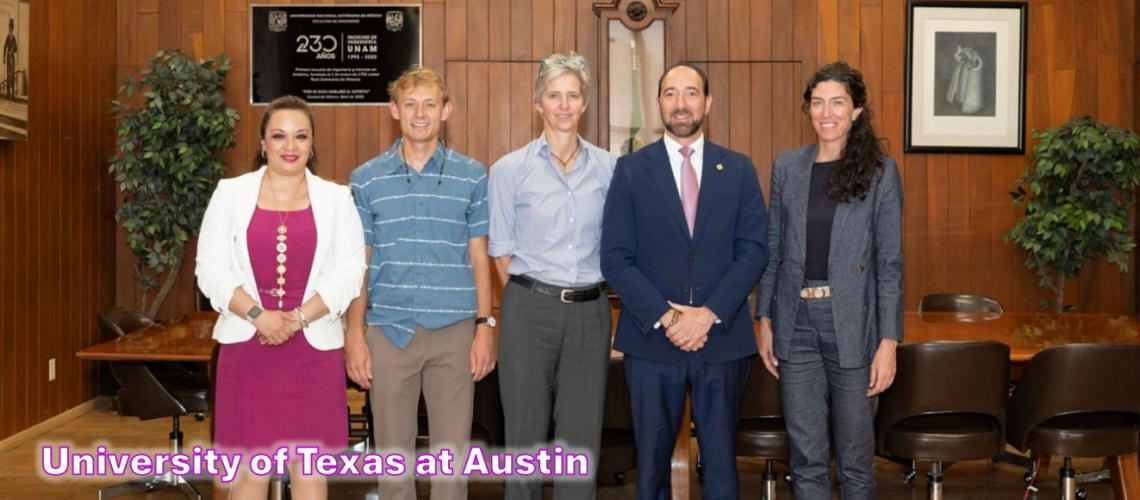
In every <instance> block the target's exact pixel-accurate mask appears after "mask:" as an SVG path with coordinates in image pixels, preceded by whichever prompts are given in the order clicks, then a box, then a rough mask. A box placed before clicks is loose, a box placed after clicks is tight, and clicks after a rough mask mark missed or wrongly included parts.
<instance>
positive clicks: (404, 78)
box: [388, 64, 448, 103]
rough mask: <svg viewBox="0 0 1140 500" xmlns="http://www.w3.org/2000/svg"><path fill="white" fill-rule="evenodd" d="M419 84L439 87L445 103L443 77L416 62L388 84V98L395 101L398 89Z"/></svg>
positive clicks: (445, 92) (410, 87) (445, 90)
mask: <svg viewBox="0 0 1140 500" xmlns="http://www.w3.org/2000/svg"><path fill="white" fill-rule="evenodd" d="M421 85H424V86H431V85H434V86H436V87H439V91H440V93H442V94H443V102H444V103H447V100H448V96H447V86H446V85H444V83H443V77H442V76H440V74H439V73H437V72H436V71H435V70H433V69H431V68H426V67H424V66H420V65H418V64H417V65H415V66H412V67H411V68H408V69H406V70H404V72H403V73H400V76H399V77H398V78H396V79H395V80H392V82H391V83H389V84H388V99H389V100H390V101H395V100H396V94H397V93H399V92H400V91H403V90H408V89H414V88H416V87H419V86H421Z"/></svg>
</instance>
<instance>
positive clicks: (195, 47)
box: [181, 0, 206, 59]
mask: <svg viewBox="0 0 1140 500" xmlns="http://www.w3.org/2000/svg"><path fill="white" fill-rule="evenodd" d="M205 8H206V6H205V5H204V2H202V1H194V0H184V1H183V2H182V42H181V43H182V47H184V50H186V52H187V53H189V54H191V56H192V57H194V58H195V59H202V58H203V57H205V52H206V47H205V45H204V39H203V36H202V31H203V30H205V19H204V16H205Z"/></svg>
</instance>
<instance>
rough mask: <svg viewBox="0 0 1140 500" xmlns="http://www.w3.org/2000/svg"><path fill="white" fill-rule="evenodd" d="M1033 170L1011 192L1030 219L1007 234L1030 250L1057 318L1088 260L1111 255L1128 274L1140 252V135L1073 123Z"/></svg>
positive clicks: (1046, 142)
mask: <svg viewBox="0 0 1140 500" xmlns="http://www.w3.org/2000/svg"><path fill="white" fill-rule="evenodd" d="M1033 137H1034V138H1035V139H1037V140H1038V141H1039V142H1038V143H1037V146H1036V147H1034V148H1033V154H1032V155H1031V156H1030V164H1029V166H1027V167H1026V169H1025V172H1024V173H1022V174H1021V176H1020V177H1018V179H1017V186H1016V189H1015V191H1013V192H1011V193H1010V196H1011V197H1012V198H1013V204H1014V205H1021V206H1022V207H1023V209H1024V211H1025V218H1024V219H1022V220H1021V221H1020V222H1018V223H1017V224H1016V225H1015V226H1014V227H1013V228H1012V229H1010V231H1009V232H1008V233H1007V234H1006V235H1005V237H1006V239H1007V241H1013V242H1014V243H1016V244H1018V245H1019V246H1021V247H1022V248H1023V249H1025V250H1026V252H1028V254H1029V255H1028V256H1027V257H1026V260H1025V266H1026V267H1027V268H1029V269H1033V270H1034V271H1036V273H1037V276H1038V277H1039V278H1040V285H1041V286H1042V287H1044V288H1048V289H1050V290H1051V291H1052V292H1053V296H1054V300H1052V301H1046V304H1048V306H1050V307H1052V308H1053V309H1054V310H1056V311H1057V312H1061V311H1063V310H1066V309H1067V307H1066V306H1064V305H1063V304H1062V299H1063V293H1064V281H1065V278H1066V277H1073V276H1076V275H1077V274H1078V273H1079V272H1080V270H1081V268H1083V267H1084V264H1085V262H1087V261H1088V260H1089V259H1096V258H1099V257H1101V256H1107V258H1108V261H1109V262H1111V263H1113V264H1115V265H1116V266H1117V267H1118V268H1120V270H1121V271H1127V270H1128V253H1129V252H1131V251H1132V249H1134V248H1135V243H1134V241H1133V239H1132V225H1131V224H1130V223H1129V213H1130V212H1131V210H1132V207H1133V206H1134V205H1135V204H1136V198H1135V188H1136V186H1137V185H1140V155H1138V154H1137V148H1138V147H1140V137H1138V136H1137V135H1136V134H1135V133H1133V132H1131V131H1128V130H1124V129H1120V128H1116V127H1112V126H1109V125H1105V124H1103V123H1099V122H1096V121H1094V120H1093V119H1092V118H1091V117H1088V116H1081V117H1076V118H1073V119H1072V120H1070V121H1069V123H1067V124H1065V125H1063V126H1061V127H1059V128H1053V129H1049V130H1047V131H1045V132H1038V131H1034V132H1033Z"/></svg>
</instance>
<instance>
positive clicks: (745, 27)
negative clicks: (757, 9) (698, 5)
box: [725, 0, 766, 61]
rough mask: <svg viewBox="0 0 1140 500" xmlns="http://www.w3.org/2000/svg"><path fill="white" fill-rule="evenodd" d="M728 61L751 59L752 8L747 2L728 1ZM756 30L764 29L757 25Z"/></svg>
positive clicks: (744, 0) (742, 0) (746, 0)
mask: <svg viewBox="0 0 1140 500" xmlns="http://www.w3.org/2000/svg"><path fill="white" fill-rule="evenodd" d="M725 15H727V16H728V30H727V31H726V33H727V34H728V59H729V60H730V61H747V60H749V59H750V58H751V56H752V53H751V47H749V44H750V43H751V41H752V37H751V34H750V33H749V27H750V26H751V25H752V20H751V15H752V6H751V5H750V2H749V1H748V0H728V9H727V12H726V14H725ZM756 27H757V28H758V29H764V28H766V27H762V26H760V25H759V23H757V25H756Z"/></svg>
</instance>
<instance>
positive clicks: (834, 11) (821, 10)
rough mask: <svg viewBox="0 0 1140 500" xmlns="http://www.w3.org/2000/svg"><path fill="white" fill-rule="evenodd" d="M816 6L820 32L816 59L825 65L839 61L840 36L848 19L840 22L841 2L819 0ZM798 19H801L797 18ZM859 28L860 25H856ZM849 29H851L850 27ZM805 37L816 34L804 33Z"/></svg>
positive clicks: (798, 30) (797, 35) (798, 31)
mask: <svg viewBox="0 0 1140 500" xmlns="http://www.w3.org/2000/svg"><path fill="white" fill-rule="evenodd" d="M817 2H818V3H817V4H816V16H815V17H816V26H817V29H818V30H819V36H818V37H817V38H816V40H817V42H818V44H817V46H816V50H817V52H816V59H817V60H818V61H820V64H823V63H824V62H825V61H834V60H836V59H839V43H840V41H839V35H840V30H841V29H843V28H841V27H840V25H841V24H844V25H846V24H847V23H846V19H845V20H844V22H843V23H840V22H839V19H840V18H839V0H817ZM797 19H800V18H798V17H797ZM803 19H808V20H810V19H811V17H804V18H803ZM856 26H858V24H856ZM848 29H849V27H848ZM800 33H801V31H800V27H799V26H797V27H796V37H797V42H798V41H799V35H800ZM804 34H805V36H813V35H814V33H812V34H808V33H804Z"/></svg>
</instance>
